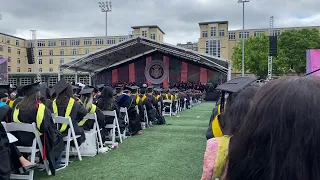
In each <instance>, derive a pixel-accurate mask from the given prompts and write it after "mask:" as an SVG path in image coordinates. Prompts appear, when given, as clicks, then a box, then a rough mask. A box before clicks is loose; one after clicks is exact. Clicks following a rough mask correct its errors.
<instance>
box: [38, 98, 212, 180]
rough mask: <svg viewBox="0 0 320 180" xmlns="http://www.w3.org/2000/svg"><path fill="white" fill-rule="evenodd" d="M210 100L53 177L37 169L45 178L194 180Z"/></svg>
mask: <svg viewBox="0 0 320 180" xmlns="http://www.w3.org/2000/svg"><path fill="white" fill-rule="evenodd" d="M212 107H213V103H202V104H200V105H197V106H195V107H193V108H192V109H189V110H186V111H184V112H181V113H180V114H179V115H177V116H176V117H166V120H167V125H163V126H154V127H153V128H151V129H146V130H143V135H141V136H135V137H130V138H128V139H126V140H125V141H124V142H123V143H122V144H120V145H119V148H118V149H115V150H112V151H110V152H108V153H106V154H99V155H97V156H96V157H84V158H83V160H82V161H81V162H79V161H77V160H75V162H73V163H71V164H70V165H69V166H68V167H67V168H66V169H64V170H61V171H59V172H57V174H56V176H46V175H44V174H42V173H39V172H36V176H35V179H46V180H58V179H59V180H60V179H61V180H62V179H68V180H73V179H77V180H84V179H105V180H154V179H155V180H197V179H200V178H201V173H202V164H203V154H204V151H205V146H206V139H205V132H206V130H207V127H208V121H209V118H210V115H211V112H212Z"/></svg>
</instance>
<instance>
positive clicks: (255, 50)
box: [232, 35, 282, 78]
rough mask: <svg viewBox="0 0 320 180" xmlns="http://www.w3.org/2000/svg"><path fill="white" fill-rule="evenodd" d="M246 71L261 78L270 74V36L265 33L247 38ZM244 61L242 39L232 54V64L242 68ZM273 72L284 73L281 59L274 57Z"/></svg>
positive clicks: (238, 68) (239, 68)
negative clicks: (280, 62) (280, 63)
mask: <svg viewBox="0 0 320 180" xmlns="http://www.w3.org/2000/svg"><path fill="white" fill-rule="evenodd" d="M244 46H245V53H244V54H245V71H246V72H247V73H249V72H250V73H252V74H254V75H256V76H259V77H261V78H265V77H266V76H267V74H268V53H269V38H268V37H267V36H265V35H261V36H255V37H249V38H248V39H246V40H245V44H244ZM241 61H242V42H241V41H240V42H239V43H238V44H237V46H236V47H235V48H234V52H233V56H232V66H233V67H234V68H236V69H237V70H241V67H242V65H241ZM273 73H274V74H276V75H279V74H281V73H282V71H281V67H280V66H279V61H278V60H277V59H276V58H274V59H273Z"/></svg>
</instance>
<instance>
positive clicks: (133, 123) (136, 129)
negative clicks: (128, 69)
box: [118, 87, 142, 135]
mask: <svg viewBox="0 0 320 180" xmlns="http://www.w3.org/2000/svg"><path fill="white" fill-rule="evenodd" d="M138 88H139V87H138ZM125 91H126V92H127V94H126V95H123V96H122V98H120V97H121V95H120V94H121V92H119V95H120V96H118V105H119V106H120V107H123V106H121V104H122V102H123V101H125V99H128V100H126V102H125V103H124V104H125V105H129V103H128V102H130V106H129V108H128V107H127V106H126V107H127V111H128V116H129V130H130V134H131V135H141V134H142V132H141V131H140V130H141V124H140V116H139V114H138V112H137V108H136V103H135V101H134V98H133V97H132V93H131V91H133V92H134V93H135V94H136V93H137V89H136V88H135V87H128V88H127V89H126V90H124V91H123V92H125Z"/></svg>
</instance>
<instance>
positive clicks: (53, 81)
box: [49, 77, 58, 86]
mask: <svg viewBox="0 0 320 180" xmlns="http://www.w3.org/2000/svg"><path fill="white" fill-rule="evenodd" d="M57 83H58V77H49V86H53V85H55V84H57Z"/></svg>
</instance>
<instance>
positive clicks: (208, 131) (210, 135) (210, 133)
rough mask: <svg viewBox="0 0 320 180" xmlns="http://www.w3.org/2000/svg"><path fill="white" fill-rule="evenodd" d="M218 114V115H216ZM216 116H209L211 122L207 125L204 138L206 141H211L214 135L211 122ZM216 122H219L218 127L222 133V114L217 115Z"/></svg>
mask: <svg viewBox="0 0 320 180" xmlns="http://www.w3.org/2000/svg"><path fill="white" fill-rule="evenodd" d="M217 114H218V113H217ZM216 116H217V115H215V113H212V115H211V118H210V119H211V122H210V124H209V127H208V130H207V133H206V138H207V140H208V139H211V138H214V135H213V132H212V121H213V120H214V118H215V117H216ZM218 121H219V125H220V128H221V130H222V132H223V129H224V127H225V124H226V123H225V118H224V116H223V115H222V114H220V115H218Z"/></svg>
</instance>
